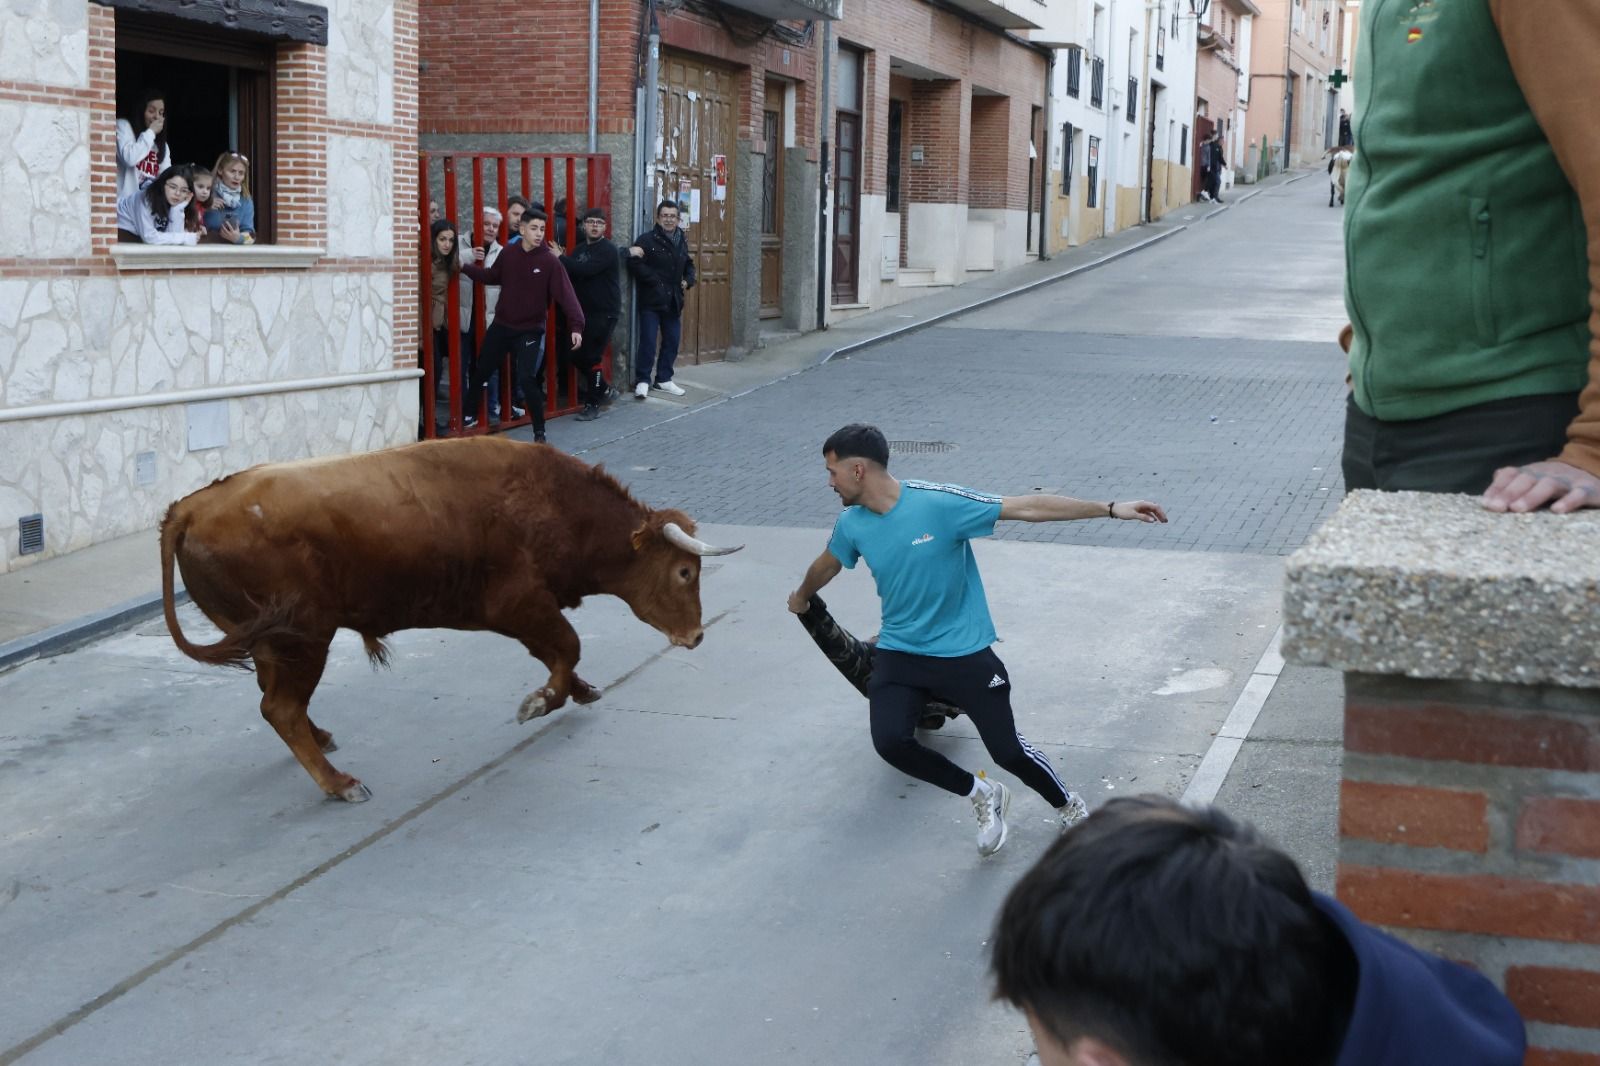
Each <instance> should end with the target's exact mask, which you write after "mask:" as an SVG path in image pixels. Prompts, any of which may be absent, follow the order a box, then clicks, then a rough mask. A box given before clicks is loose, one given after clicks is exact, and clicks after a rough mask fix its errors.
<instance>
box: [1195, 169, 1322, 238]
mask: <svg viewBox="0 0 1600 1066" xmlns="http://www.w3.org/2000/svg"><path fill="white" fill-rule="evenodd" d="M1315 173H1316V169H1315V168H1312V169H1311V170H1307V171H1304V172H1303V173H1300V174H1296V175H1295V176H1294V177H1292V178H1285V179H1283V180H1282V181H1275V182H1273V183H1272V184H1271V185H1267V184H1265V183H1263V182H1259V181H1258V182H1255V183H1254V185H1255V187H1254V188H1252V189H1251V190H1250V191H1249V192H1247V193H1245V194H1244V195H1243V196H1235V197H1233V198H1232V199H1231V200H1229V201H1228V202H1227V203H1225V204H1222V205H1221V206H1219V207H1218V208H1217V209H1216V210H1215V211H1212V212H1211V213H1210V214H1208V215H1206V216H1205V217H1204V218H1202V219H1201V220H1200V222H1210V221H1211V220H1212V219H1214V218H1216V217H1217V216H1218V215H1224V214H1227V213H1228V212H1229V211H1232V210H1233V209H1234V208H1235V207H1237V206H1238V205H1239V204H1243V203H1248V202H1250V201H1251V200H1254V199H1255V198H1256V197H1257V196H1260V195H1261V194H1262V193H1264V192H1266V191H1267V190H1268V189H1280V188H1282V187H1283V186H1285V185H1293V184H1294V183H1295V182H1297V181H1304V180H1305V179H1306V178H1309V177H1311V175H1313V174H1315ZM1196 225H1199V223H1196Z"/></svg>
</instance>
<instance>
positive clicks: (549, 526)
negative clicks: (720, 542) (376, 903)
mask: <svg viewBox="0 0 1600 1066" xmlns="http://www.w3.org/2000/svg"><path fill="white" fill-rule="evenodd" d="M732 551H738V549H737V548H726V549H724V548H713V547H711V546H710V545H708V544H706V543H704V542H702V541H699V540H696V539H695V537H694V523H693V522H692V521H691V520H690V519H689V517H688V516H687V515H685V514H684V513H683V512H681V511H675V510H662V511H656V510H652V509H650V508H648V507H646V506H645V505H643V504H641V503H639V502H638V501H637V500H635V499H634V498H633V497H632V496H630V495H629V494H628V492H627V490H626V489H624V488H623V487H622V486H621V485H620V484H618V483H617V481H616V480H615V479H614V478H612V477H611V476H610V475H608V474H606V473H605V472H604V471H603V470H600V469H599V468H595V467H590V466H588V465H586V464H584V463H583V462H581V461H580V460H578V459H574V458H572V457H571V456H568V455H564V454H562V453H560V452H558V451H556V450H555V449H553V448H548V447H545V446H542V445H533V444H520V443H517V442H515V441H511V440H507V439H504V438H500V437H483V438H474V439H466V440H445V441H429V442H427V443H424V444H414V445H409V446H407V447H402V448H394V449H390V450H388V451H381V452H373V453H371V454H368V455H356V456H347V457H342V458H336V459H317V460H307V461H304V462H297V463H274V464H268V465H266V466H258V467H254V468H252V469H250V470H246V471H244V472H243V473H239V474H234V475H232V476H230V477H225V478H223V479H221V480H220V481H216V482H213V483H212V484H211V485H209V486H207V487H206V488H203V489H201V490H199V491H198V492H195V493H191V494H190V495H188V496H186V497H184V498H183V499H181V500H179V501H178V502H177V503H175V504H173V505H172V506H171V508H169V509H168V511H167V515H166V518H165V519H163V520H162V523H161V592H162V599H163V606H164V607H165V609H166V616H167V627H168V628H169V629H170V630H171V631H172V639H173V640H174V641H176V642H177V645H178V647H179V649H180V650H182V651H183V653H184V654H185V655H188V656H189V657H190V658H192V659H197V660H199V661H200V662H203V663H213V664H218V665H231V666H240V667H245V668H248V667H249V665H250V663H251V662H252V661H254V664H255V670H256V681H257V683H258V684H259V685H260V686H261V692H262V698H261V714H262V717H264V718H265V719H266V720H267V721H268V722H269V723H271V725H272V727H273V728H274V729H276V730H277V731H278V735H279V736H280V737H282V738H283V741H284V743H285V744H287V745H289V750H290V751H292V752H294V756H295V758H297V759H299V760H300V765H302V766H304V767H305V768H306V772H307V773H309V774H310V775H311V777H312V779H313V780H315V781H316V783H317V784H318V785H320V786H322V790H323V791H324V792H327V793H328V794H329V795H332V796H337V797H339V798H341V799H346V800H350V801H352V802H359V801H360V800H364V799H366V798H367V797H368V796H369V795H371V793H370V792H368V791H367V788H366V786H364V785H363V784H362V783H361V782H360V781H358V780H356V779H355V778H354V777H351V776H350V775H349V774H346V773H342V772H340V771H339V770H336V769H335V768H334V767H333V765H332V764H331V763H329V762H328V760H327V757H326V756H325V755H324V752H329V751H333V750H335V745H334V743H333V737H332V736H331V735H330V734H329V733H328V732H327V731H326V730H323V729H319V728H318V727H317V726H316V725H315V724H314V723H313V722H312V721H311V719H310V717H309V716H308V715H307V714H306V707H307V705H308V704H309V703H310V701H311V694H312V692H313V691H315V689H316V687H317V682H318V681H319V680H321V678H322V671H323V667H324V666H325V665H326V663H327V659H328V644H329V642H330V641H332V640H333V635H334V632H335V631H336V630H338V629H341V628H342V629H351V630H354V631H355V632H357V633H359V634H361V637H362V639H363V640H364V641H365V642H366V646H367V654H368V655H370V656H371V657H372V658H373V660H374V661H375V662H382V661H384V659H385V657H386V650H385V648H384V647H383V645H382V644H381V643H380V641H381V639H382V638H383V637H385V636H387V635H388V634H390V633H394V632H396V631H398V630H402V629H417V628H429V629H432V628H440V629H486V630H490V631H492V632H495V633H501V634H504V635H505V636H508V637H513V638H515V639H517V640H520V641H521V642H522V644H523V646H524V647H526V648H527V649H528V651H529V653H530V654H532V655H533V657H534V658H536V659H538V660H539V661H541V662H542V663H544V665H545V666H546V667H547V668H548V669H549V671H550V678H549V680H548V681H546V682H545V684H544V686H543V687H542V688H540V689H538V690H537V691H535V692H533V693H532V694H530V695H529V696H528V697H527V699H525V700H523V702H522V707H521V708H520V710H519V711H518V713H517V719H518V721H523V722H525V721H527V720H528V719H530V718H537V717H539V716H540V715H544V714H549V713H550V712H551V711H553V710H555V709H556V708H558V707H561V706H562V705H564V704H565V703H566V702H567V697H568V696H571V697H572V698H573V699H574V700H576V701H577V702H579V703H592V702H594V701H595V700H597V699H599V698H600V693H599V691H598V690H597V689H595V688H594V687H592V686H591V685H589V684H587V683H586V682H585V681H584V680H583V679H582V678H580V677H578V675H577V674H576V673H574V672H573V670H574V668H575V667H576V666H577V664H578V652H579V648H578V634H577V633H576V632H575V631H574V630H573V628H572V626H571V625H570V624H569V623H568V622H567V620H566V618H565V617H564V616H563V615H562V613H561V612H562V610H563V609H565V608H569V607H576V606H578V604H579V603H581V602H582V600H583V598H584V597H585V596H593V595H597V594H601V593H605V594H609V595H612V596H616V597H618V598H620V599H622V600H623V601H624V602H625V603H627V605H628V606H629V607H631V608H632V609H633V613H634V614H635V615H637V616H638V617H639V619H640V620H641V621H643V622H645V623H646V624H648V625H650V626H653V627H654V628H656V629H658V630H660V631H661V632H662V633H664V634H666V636H667V637H668V638H669V639H671V641H672V643H674V644H676V645H680V646H682V647H686V648H693V647H696V646H698V645H699V643H700V641H701V639H702V638H703V637H704V636H705V630H704V628H703V627H702V625H701V621H700V557H701V556H705V555H724V554H727V553H728V552H732ZM174 559H176V560H177V563H178V568H179V570H180V571H182V573H183V582H184V584H185V585H186V586H187V587H188V591H189V596H190V598H191V599H192V600H193V601H194V603H195V605H196V606H198V607H199V608H200V610H201V611H202V612H204V613H205V616H206V617H207V618H209V619H211V621H212V622H213V623H215V624H216V626H217V627H218V628H219V629H221V630H222V632H223V637H222V639H221V640H219V641H217V642H216V643H214V644H208V645H203V646H202V645H196V644H194V643H191V642H190V641H189V640H188V639H187V638H186V637H185V636H184V635H183V630H182V629H181V628H180V627H179V625H178V617H177V612H176V609H175V607H174V604H173V578H172V564H173V560H174Z"/></svg>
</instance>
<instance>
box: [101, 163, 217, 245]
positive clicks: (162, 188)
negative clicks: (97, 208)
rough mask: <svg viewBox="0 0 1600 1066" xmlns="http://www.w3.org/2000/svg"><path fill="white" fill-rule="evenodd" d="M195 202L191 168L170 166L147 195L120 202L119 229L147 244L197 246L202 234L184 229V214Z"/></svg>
mask: <svg viewBox="0 0 1600 1066" xmlns="http://www.w3.org/2000/svg"><path fill="white" fill-rule="evenodd" d="M192 199H194V183H193V182H192V181H191V180H190V178H189V168H188V167H168V168H167V169H166V170H163V171H162V172H161V173H160V174H158V175H156V179H155V180H154V181H152V182H151V183H150V184H149V185H148V186H147V187H146V188H145V190H144V192H136V193H131V194H129V195H127V196H124V197H123V198H122V199H121V200H119V201H118V202H117V228H118V229H119V230H122V231H125V232H126V234H127V235H128V236H130V237H132V238H133V240H135V241H141V242H143V243H145V244H198V243H199V242H200V234H198V233H195V232H193V231H191V230H189V229H186V228H185V227H184V213H185V209H186V208H187V207H188V206H189V201H190V200H192Z"/></svg>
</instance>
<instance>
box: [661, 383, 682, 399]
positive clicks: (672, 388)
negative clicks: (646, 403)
mask: <svg viewBox="0 0 1600 1066" xmlns="http://www.w3.org/2000/svg"><path fill="white" fill-rule="evenodd" d="M656 388H658V389H660V390H661V391H662V392H664V393H666V394H667V395H668V396H682V395H683V386H682V385H679V384H678V383H677V382H676V381H658V382H656Z"/></svg>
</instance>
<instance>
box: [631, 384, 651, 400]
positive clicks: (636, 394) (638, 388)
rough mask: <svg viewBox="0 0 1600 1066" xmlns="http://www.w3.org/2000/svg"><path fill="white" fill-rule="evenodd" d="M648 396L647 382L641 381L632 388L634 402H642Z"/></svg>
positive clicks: (648, 385) (648, 386)
mask: <svg viewBox="0 0 1600 1066" xmlns="http://www.w3.org/2000/svg"><path fill="white" fill-rule="evenodd" d="M648 395H650V383H649V382H648V381H641V382H639V384H637V385H635V386H634V387H633V398H634V399H635V400H642V399H644V398H645V397H646V396H648Z"/></svg>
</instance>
